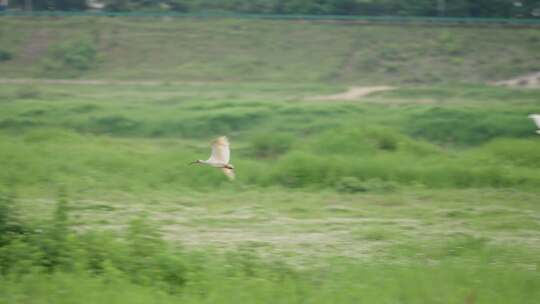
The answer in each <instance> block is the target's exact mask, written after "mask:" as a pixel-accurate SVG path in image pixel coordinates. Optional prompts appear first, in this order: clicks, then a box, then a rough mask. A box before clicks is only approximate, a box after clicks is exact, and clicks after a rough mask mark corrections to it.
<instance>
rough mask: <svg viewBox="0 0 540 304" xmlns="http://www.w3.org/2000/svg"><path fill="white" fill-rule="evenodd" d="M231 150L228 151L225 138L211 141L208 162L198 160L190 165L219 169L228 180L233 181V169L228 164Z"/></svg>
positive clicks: (227, 141)
mask: <svg viewBox="0 0 540 304" xmlns="http://www.w3.org/2000/svg"><path fill="white" fill-rule="evenodd" d="M230 157H231V150H230V149H229V140H228V139H227V137H226V136H220V137H218V138H216V139H214V140H213V141H212V154H211V155H210V158H209V159H208V160H201V159H198V160H196V161H194V162H192V163H191V164H190V165H192V164H206V165H209V166H212V167H214V168H221V170H222V171H223V173H225V175H226V176H227V177H228V178H229V179H230V180H233V179H234V171H233V170H234V167H233V165H231V164H229V159H230Z"/></svg>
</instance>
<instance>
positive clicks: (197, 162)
mask: <svg viewBox="0 0 540 304" xmlns="http://www.w3.org/2000/svg"><path fill="white" fill-rule="evenodd" d="M200 163H202V160H200V159H197V160H196V161H192V162H191V163H189V164H190V165H193V164H200Z"/></svg>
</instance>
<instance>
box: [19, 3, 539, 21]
mask: <svg viewBox="0 0 540 304" xmlns="http://www.w3.org/2000/svg"><path fill="white" fill-rule="evenodd" d="M9 6H10V7H11V8H20V9H33V10H61V11H73V10H77V11H78V10H88V9H100V10H106V11H117V12H119V11H152V12H155V11H172V12H184V13H188V12H192V13H200V12H232V13H250V14H314V15H363V16H444V17H505V18H540V0H10V3H9Z"/></svg>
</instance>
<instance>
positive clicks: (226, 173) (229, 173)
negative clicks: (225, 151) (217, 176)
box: [221, 168, 234, 180]
mask: <svg viewBox="0 0 540 304" xmlns="http://www.w3.org/2000/svg"><path fill="white" fill-rule="evenodd" d="M221 170H223V173H225V175H227V177H228V178H229V179H230V180H234V171H233V170H231V169H227V168H221Z"/></svg>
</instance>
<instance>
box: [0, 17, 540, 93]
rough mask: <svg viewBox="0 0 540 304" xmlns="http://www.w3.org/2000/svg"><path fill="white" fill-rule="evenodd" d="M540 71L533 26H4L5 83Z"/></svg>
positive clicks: (484, 76) (479, 75)
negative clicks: (13, 80) (14, 80)
mask: <svg viewBox="0 0 540 304" xmlns="http://www.w3.org/2000/svg"><path fill="white" fill-rule="evenodd" d="M539 69H540V32H539V31H538V30H537V29H534V28H502V27H496V26H493V27H477V28H475V27H459V26H447V27H443V26H432V27H425V26H423V27H421V26H415V25H407V26H399V25H387V26H385V25H368V24H359V23H356V24H355V23H350V22H331V21H324V22H322V21H321V22H316V21H293V20H290V21H285V20H279V21H278V20H276V21H271V20H238V19H196V18H186V19H176V18H139V19H137V18H131V19H128V18H98V17H95V18H94V17H68V18H45V17H44V18H34V19H30V18H24V17H2V18H1V19H0V75H2V77H3V78H13V77H15V78H51V77H52V78H72V77H76V78H83V79H145V80H148V79H155V80H160V81H161V80H163V81H171V80H179V81H246V80H249V81H265V82H268V81H270V82H290V81H296V82H304V83H305V82H339V83H354V84H372V83H376V84H381V83H385V84H392V83H437V82H485V81H488V80H499V79H505V78H508V77H513V76H516V75H520V74H523V73H527V72H531V71H537V70H539Z"/></svg>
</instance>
